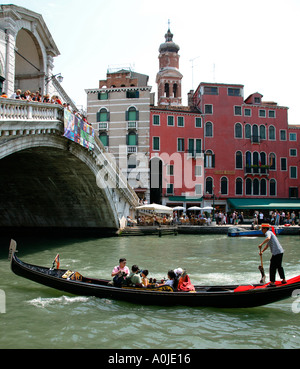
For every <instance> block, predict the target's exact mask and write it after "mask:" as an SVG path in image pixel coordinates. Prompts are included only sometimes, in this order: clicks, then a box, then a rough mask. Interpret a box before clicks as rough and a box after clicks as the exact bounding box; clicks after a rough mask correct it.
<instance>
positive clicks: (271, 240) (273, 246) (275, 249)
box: [258, 224, 286, 287]
mask: <svg viewBox="0 0 300 369" xmlns="http://www.w3.org/2000/svg"><path fill="white" fill-rule="evenodd" d="M269 228H270V226H269V224H262V225H261V230H262V233H263V234H264V235H265V237H266V239H265V240H264V241H263V242H262V243H261V244H260V245H259V246H258V248H259V249H260V251H259V255H262V253H263V252H264V251H266V250H267V248H268V247H269V246H270V250H271V253H272V257H271V260H270V271H269V273H270V284H269V285H268V286H270V287H272V286H273V287H274V286H275V276H276V271H277V270H278V273H279V276H280V278H281V279H282V281H281V283H283V284H285V283H286V279H285V274H284V270H283V267H282V257H283V253H284V250H283V248H282V246H281V244H280V242H279V241H278V238H277V237H276V235H275V233H273V232H271V231H270V230H269ZM264 244H266V246H265V247H264V248H263V249H262V246H263V245H264Z"/></svg>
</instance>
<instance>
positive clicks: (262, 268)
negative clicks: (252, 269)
mask: <svg viewBox="0 0 300 369" xmlns="http://www.w3.org/2000/svg"><path fill="white" fill-rule="evenodd" d="M259 251H260V252H259V256H260V266H259V267H258V269H259V270H260V272H261V280H260V282H259V283H266V275H265V271H264V265H263V259H262V254H261V247H260V248H259Z"/></svg>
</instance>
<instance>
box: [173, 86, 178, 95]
mask: <svg viewBox="0 0 300 369" xmlns="http://www.w3.org/2000/svg"><path fill="white" fill-rule="evenodd" d="M173 95H174V97H177V84H176V83H174V84H173Z"/></svg>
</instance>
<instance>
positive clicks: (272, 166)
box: [269, 152, 276, 170]
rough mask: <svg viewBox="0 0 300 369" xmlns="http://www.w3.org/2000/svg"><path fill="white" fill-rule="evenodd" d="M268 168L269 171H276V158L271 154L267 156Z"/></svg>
mask: <svg viewBox="0 0 300 369" xmlns="http://www.w3.org/2000/svg"><path fill="white" fill-rule="evenodd" d="M269 166H270V169H273V170H276V156H275V154H274V153H273V152H271V153H270V155H269Z"/></svg>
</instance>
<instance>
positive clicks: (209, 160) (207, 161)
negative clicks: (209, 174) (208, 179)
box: [204, 150, 215, 168]
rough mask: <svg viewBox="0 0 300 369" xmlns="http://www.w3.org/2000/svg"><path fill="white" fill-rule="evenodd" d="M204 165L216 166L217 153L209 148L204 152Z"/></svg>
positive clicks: (208, 166) (206, 166)
mask: <svg viewBox="0 0 300 369" xmlns="http://www.w3.org/2000/svg"><path fill="white" fill-rule="evenodd" d="M204 167H205V168H214V167H215V155H213V153H212V151H211V150H207V151H206V153H205V154H204Z"/></svg>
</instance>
